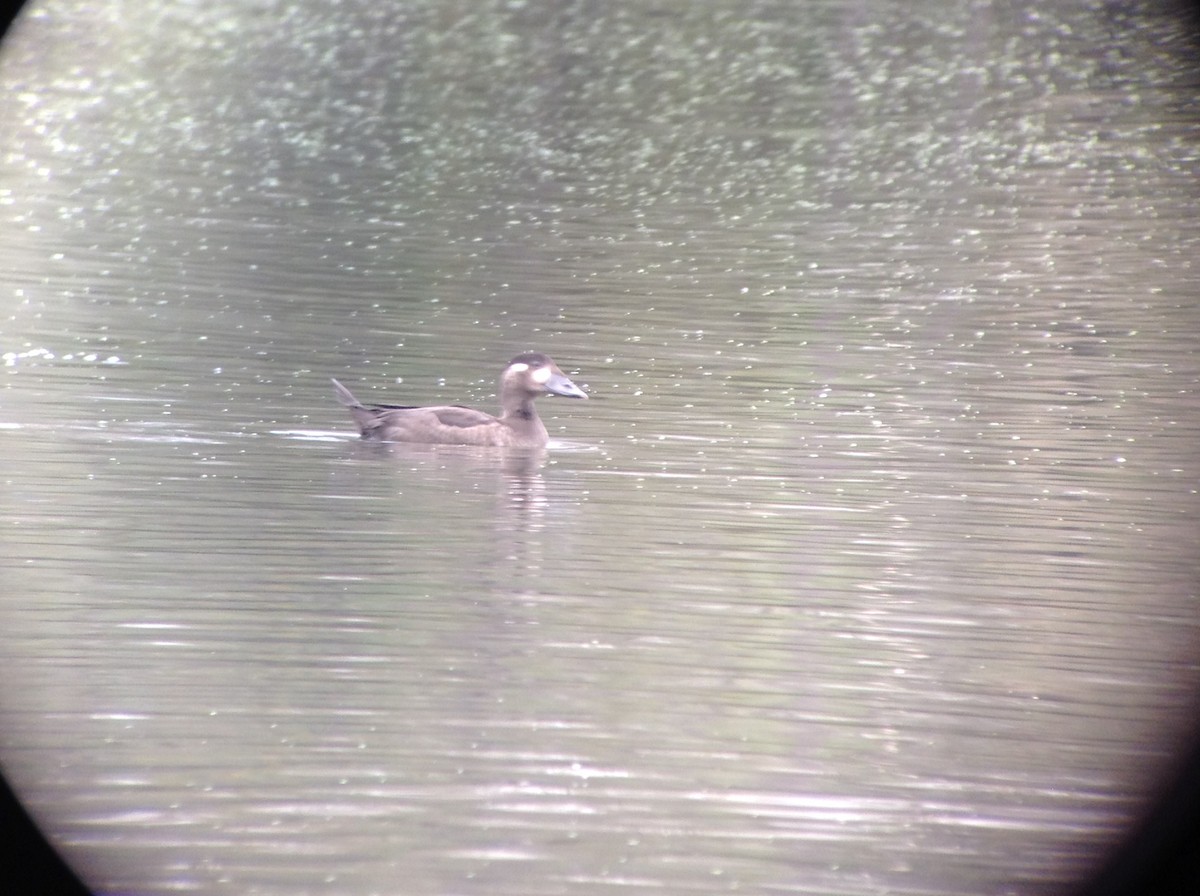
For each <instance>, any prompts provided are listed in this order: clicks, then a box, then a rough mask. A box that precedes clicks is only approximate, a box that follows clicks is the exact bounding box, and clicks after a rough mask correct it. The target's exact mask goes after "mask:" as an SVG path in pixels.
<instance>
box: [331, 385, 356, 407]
mask: <svg viewBox="0 0 1200 896" xmlns="http://www.w3.org/2000/svg"><path fill="white" fill-rule="evenodd" d="M331 379H332V377H331ZM333 394H334V396H335V397H336V398H337V400H338V403H339V404H343V405H345V406H346V407H348V408H361V407H362V402H360V401H359V400H358V399H357V398H355V397H354V393H353V392H351V391H350V390H349V389H347V388H346V387H345V386H343V385H342V384H341V383H339V382H338V381H337V380H333Z"/></svg>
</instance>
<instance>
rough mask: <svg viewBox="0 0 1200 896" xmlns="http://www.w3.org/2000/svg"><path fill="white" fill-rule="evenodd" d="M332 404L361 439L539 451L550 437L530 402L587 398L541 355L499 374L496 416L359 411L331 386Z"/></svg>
mask: <svg viewBox="0 0 1200 896" xmlns="http://www.w3.org/2000/svg"><path fill="white" fill-rule="evenodd" d="M333 389H334V394H335V395H337V400H338V401H340V402H341V403H342V404H344V405H345V406H346V407H348V408H349V409H350V413H351V414H352V415H353V416H354V422H355V423H357V424H358V428H359V429H360V430H362V437H363V438H364V439H380V440H382V441H386V442H425V443H438V444H447V445H506V446H512V447H516V448H540V447H542V446H543V445H545V444H546V442H547V441H548V439H549V436H548V435H547V434H546V427H545V425H544V424H543V423H542V421H541V419H539V418H538V415H537V410H536V409H535V408H534V406H533V401H534V399H535V398H537V397H538V396H539V395H547V394H554V395H565V396H567V397H568V398H587V394H586V393H585V392H584V391H583V390H582V389H580V388H579V387H578V386H576V385H575V384H574V383H573V382H571V381H570V380H569V379H567V376H566V374H564V373H563V372H562V371H561V370H559V369H558V365H557V364H555V363H554V362H553V361H551V360H550V358H549V357H547V356H546V355H543V354H541V353H540V352H530V353H529V354H524V355H517V357H515V358H513V359H512V360H511V361H509V362H508V366H507V367H506V368H504V373H502V374H501V375H500V416H499V417H493V416H492V415H491V414H485V413H484V412H483V411H476V410H474V409H472V408H464V407H460V406H458V405H452V406H449V405H445V406H439V407H426V408H419V407H406V406H403V405H391V404H384V405H375V406H372V407H366V406H364V405H363V404H362V403H361V402H360V401H359V400H358V399H357V398H355V397H354V396H353V395H352V394H351V393H350V390H349V389H347V388H346V387H345V386H343V385H342V384H341V383H339V382H338V381H337V380H334V381H333Z"/></svg>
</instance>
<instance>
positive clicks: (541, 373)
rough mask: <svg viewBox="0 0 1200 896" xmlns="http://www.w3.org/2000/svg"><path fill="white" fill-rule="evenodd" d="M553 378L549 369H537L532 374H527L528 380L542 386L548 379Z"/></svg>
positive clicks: (552, 373) (552, 372)
mask: <svg viewBox="0 0 1200 896" xmlns="http://www.w3.org/2000/svg"><path fill="white" fill-rule="evenodd" d="M552 376H554V371H553V370H551V369H550V368H549V367H539V368H538V369H537V370H535V371H534V372H533V373H531V374H529V378H530V379H532V380H533V381H534V382H535V383H541V384H542V385H543V386H544V385H546V383H548V382H550V377H552Z"/></svg>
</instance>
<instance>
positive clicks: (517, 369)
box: [508, 361, 529, 373]
mask: <svg viewBox="0 0 1200 896" xmlns="http://www.w3.org/2000/svg"><path fill="white" fill-rule="evenodd" d="M508 369H509V370H510V371H512V372H513V373H524V372H525V371H526V370H528V369H529V365H528V364H522V363H521V362H520V361H518V362H517V363H516V364H509V365H508Z"/></svg>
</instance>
